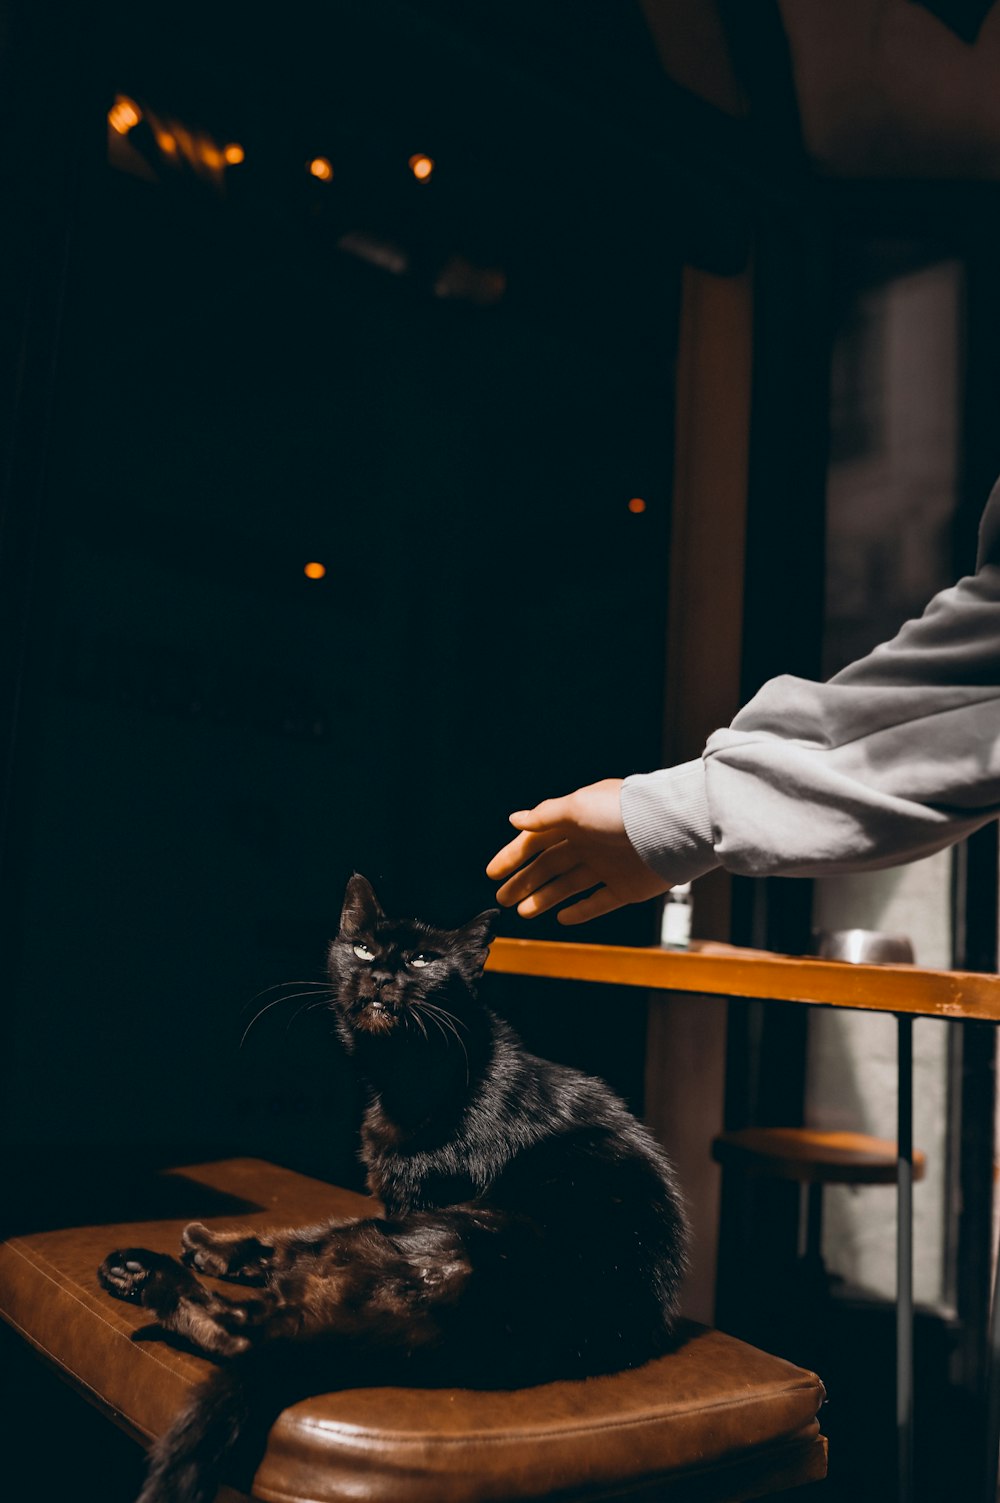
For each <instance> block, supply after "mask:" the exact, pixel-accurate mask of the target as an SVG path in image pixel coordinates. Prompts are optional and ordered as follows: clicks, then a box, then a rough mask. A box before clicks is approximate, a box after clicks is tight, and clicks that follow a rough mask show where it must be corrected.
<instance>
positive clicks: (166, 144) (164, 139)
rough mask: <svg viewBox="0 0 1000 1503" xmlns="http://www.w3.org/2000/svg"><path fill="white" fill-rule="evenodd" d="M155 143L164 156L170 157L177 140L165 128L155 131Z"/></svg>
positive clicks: (174, 149)
mask: <svg viewBox="0 0 1000 1503" xmlns="http://www.w3.org/2000/svg"><path fill="white" fill-rule="evenodd" d="M156 144H157V146H158V147H159V148H160V150H161V151H162V152H163V154H164V156H168V157H172V156H173V154H174V152H175V151H176V150H177V142H176V141H175V140H174V138H173V136H172V135H171V134H170V132H169V131H167V130H158V131H157V132H156Z"/></svg>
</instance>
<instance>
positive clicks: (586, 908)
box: [557, 884, 629, 924]
mask: <svg viewBox="0 0 1000 1503" xmlns="http://www.w3.org/2000/svg"><path fill="white" fill-rule="evenodd" d="M588 885H592V884H588ZM628 901H629V899H628V898H618V897H616V896H615V894H614V893H613V892H612V891H611V889H610V887H599V888H598V889H597V891H596V892H592V893H591V894H590V896H589V897H586V898H583V899H581V901H580V902H579V903H571V904H570V906H569V907H568V908H564V909H563V910H562V912H561V913H559V914H557V918H558V920H559V923H560V924H585V923H586V922H587V920H588V919H594V918H600V917H601V915H602V914H604V913H613V912H614V910H615V909H616V908H624V907H625V905H626V903H627V902H628Z"/></svg>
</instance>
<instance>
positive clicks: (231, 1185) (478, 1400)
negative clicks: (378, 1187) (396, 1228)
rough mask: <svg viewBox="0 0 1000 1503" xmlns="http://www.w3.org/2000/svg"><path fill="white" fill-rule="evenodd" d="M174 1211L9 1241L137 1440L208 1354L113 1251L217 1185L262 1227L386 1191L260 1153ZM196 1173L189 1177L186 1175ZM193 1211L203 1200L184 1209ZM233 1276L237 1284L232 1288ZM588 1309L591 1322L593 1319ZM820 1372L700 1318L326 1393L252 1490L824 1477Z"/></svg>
mask: <svg viewBox="0 0 1000 1503" xmlns="http://www.w3.org/2000/svg"><path fill="white" fill-rule="evenodd" d="M170 1176H171V1186H172V1191H173V1193H172V1195H171V1196H170V1200H171V1202H172V1205H171V1209H172V1210H173V1211H176V1209H177V1200H178V1181H180V1183H181V1187H182V1191H181V1200H182V1201H183V1200H184V1196H185V1195H186V1194H188V1193H189V1194H190V1202H191V1204H190V1208H189V1214H187V1215H183V1216H179V1217H178V1216H173V1217H172V1218H171V1219H169V1220H163V1221H143V1222H140V1223H134V1222H133V1223H128V1224H122V1225H114V1226H112V1225H101V1226H91V1227H82V1228H81V1227H77V1228H72V1229H69V1230H65V1231H50V1232H42V1233H38V1234H34V1235H31V1236H21V1237H15V1238H12V1239H11V1240H10V1241H8V1242H6V1243H4V1244H3V1245H2V1246H0V1315H2V1316H3V1318H4V1319H5V1320H6V1321H8V1322H9V1323H10V1324H11V1325H12V1326H13V1327H14V1328H15V1329H16V1330H18V1331H19V1332H20V1333H21V1334H22V1335H23V1336H24V1338H25V1339H26V1340H27V1341H28V1342H30V1343H31V1345H32V1346H33V1347H34V1348H35V1349H36V1350H37V1351H38V1352H39V1353H41V1354H42V1356H44V1357H45V1358H46V1359H47V1360H48V1361H49V1362H50V1363H52V1364H53V1365H54V1366H55V1368H56V1369H57V1371H58V1372H59V1373H60V1375H61V1376H63V1377H64V1378H65V1379H67V1380H68V1381H69V1382H70V1383H72V1384H75V1385H76V1386H77V1387H78V1388H79V1389H81V1390H82V1391H83V1392H84V1393H85V1394H86V1395H87V1397H88V1398H90V1399H91V1401H92V1402H94V1403H95V1404H97V1406H98V1407H99V1408H100V1409H102V1410H103V1411H104V1412H105V1413H106V1414H107V1415H108V1416H109V1417H110V1418H112V1419H113V1420H114V1421H115V1422H116V1423H117V1424H119V1425H120V1426H121V1427H122V1428H123V1429H125V1430H126V1431H127V1432H128V1433H130V1434H131V1435H132V1436H134V1437H135V1438H137V1439H139V1440H141V1441H143V1442H146V1443H148V1442H149V1441H150V1440H151V1439H152V1438H155V1437H156V1436H158V1435H159V1434H161V1433H162V1432H163V1431H164V1430H165V1429H166V1428H167V1426H168V1425H169V1424H170V1422H171V1420H172V1419H173V1418H174V1416H175V1415H176V1414H177V1412H178V1410H179V1408H180V1407H181V1405H182V1404H183V1403H184V1401H185V1399H186V1397H187V1395H188V1392H189V1390H190V1388H191V1387H192V1385H194V1384H196V1383H197V1382H198V1381H199V1379H201V1378H202V1377H203V1376H204V1374H205V1373H206V1372H207V1371H208V1369H209V1363H208V1362H207V1360H206V1359H204V1358H202V1357H200V1356H196V1355H195V1354H194V1353H193V1352H190V1351H187V1350H182V1349H180V1348H179V1347H174V1346H169V1345H167V1344H166V1343H165V1342H163V1341H158V1340H148V1339H141V1340H137V1339H136V1336H137V1332H139V1330H140V1329H141V1328H142V1327H144V1326H148V1314H147V1312H144V1311H143V1310H141V1309H137V1308H135V1307H134V1306H131V1305H127V1304H122V1303H119V1302H117V1301H115V1300H112V1299H110V1298H109V1297H108V1296H107V1295H106V1294H105V1293H104V1292H103V1291H102V1290H101V1288H100V1287H99V1285H98V1283H97V1277H96V1269H97V1266H98V1263H99V1262H100V1261H101V1259H102V1258H103V1257H104V1255H105V1254H106V1253H107V1251H108V1250H109V1249H110V1248H113V1247H121V1246H129V1245H142V1246H148V1247H151V1248H153V1249H156V1250H162V1251H164V1252H174V1251H175V1250H176V1248H177V1246H178V1239H179V1235H180V1230H181V1227H182V1226H183V1225H184V1224H185V1222H186V1221H188V1220H190V1219H191V1218H192V1216H201V1215H202V1212H203V1204H202V1203H200V1201H199V1192H201V1198H202V1200H203V1195H204V1191H205V1189H206V1188H207V1189H209V1190H211V1191H213V1192H218V1193H220V1194H221V1195H223V1196H225V1197H228V1198H229V1200H230V1202H231V1203H230V1205H229V1206H228V1207H227V1214H226V1215H218V1216H216V1217H215V1218H203V1219H215V1220H216V1221H217V1223H218V1224H219V1225H222V1226H224V1225H226V1224H231V1223H233V1222H239V1223H240V1224H245V1225H249V1226H256V1227H258V1228H261V1229H263V1228H264V1227H267V1226H275V1225H280V1224H292V1223H296V1224H305V1223H308V1222H310V1221H316V1220H318V1219H320V1218H323V1217H326V1216H358V1215H370V1214H371V1213H372V1210H373V1202H371V1201H370V1200H368V1199H367V1197H365V1196H361V1195H356V1194H354V1193H352V1192H350V1191H346V1190H341V1189H338V1188H336V1187H334V1186H331V1185H328V1184H324V1183H322V1182H321V1181H319V1180H314V1179H307V1178H305V1177H304V1176H302V1175H299V1174H294V1173H292V1172H291V1171H290V1170H287V1169H281V1168H278V1167H276V1166H274V1165H272V1164H266V1163H263V1162H261V1161H259V1160H254V1159H235V1160H229V1161H226V1162H224V1163H217V1164H207V1165H197V1166H194V1167H190V1168H185V1169H178V1170H173V1171H171V1172H170ZM184 1187H186V1188H184ZM184 1209H188V1207H187V1206H186V1205H185V1206H184ZM219 1287H224V1286H219ZM581 1318H585V1313H584V1314H582V1317H581ZM823 1399H824V1391H823V1386H822V1384H821V1383H820V1381H819V1379H818V1378H817V1377H816V1376H815V1375H814V1374H812V1373H810V1372H807V1371H805V1370H804V1369H802V1368H799V1367H796V1366H794V1365H793V1364H792V1363H790V1362H786V1361H783V1360H782V1359H780V1358H775V1357H770V1356H768V1355H766V1354H765V1353H764V1352H761V1351H758V1350H757V1349H756V1348H754V1347H752V1346H748V1345H746V1344H745V1343H744V1342H741V1341H737V1340H735V1339H733V1338H732V1337H729V1336H725V1335H723V1334H722V1333H721V1332H718V1331H713V1330H708V1329H706V1328H704V1327H701V1326H695V1325H691V1324H689V1325H686V1326H685V1327H684V1328H683V1330H682V1332H681V1333H680V1340H679V1343H678V1346H677V1349H676V1350H674V1351H672V1352H670V1353H669V1354H668V1355H667V1356H664V1357H661V1358H658V1359H657V1360H656V1361H654V1362H650V1363H647V1364H646V1365H645V1366H643V1367H640V1368H636V1369H634V1370H632V1371H629V1372H623V1373H618V1374H614V1375H612V1376H607V1377H600V1378H589V1379H586V1380H585V1381H582V1382H559V1383H549V1384H545V1385H542V1386H540V1387H537V1388H529V1389H522V1390H517V1391H511V1392H502V1393H487V1392H472V1391H467V1390H457V1389H401V1388H368V1389H345V1390H343V1391H340V1392H336V1393H328V1394H320V1395H318V1396H316V1397H315V1398H310V1399H307V1400H305V1401H303V1402H301V1403H298V1404H295V1405H293V1406H291V1407H290V1408H289V1409H287V1410H286V1411H285V1413H284V1414H282V1415H281V1416H280V1418H279V1419H278V1420H277V1421H276V1423H275V1424H274V1426H273V1427H272V1429H271V1432H270V1436H269V1438H268V1443H267V1449H266V1452H265V1454H264V1456H263V1459H262V1461H261V1463H260V1466H259V1468H258V1470H257V1474H256V1478H255V1481H254V1485H253V1496H254V1497H256V1498H262V1499H268V1500H273V1503H291V1500H294V1503H348V1500H350V1503H364V1500H371V1503H480V1500H492V1503H519V1500H527V1499H536V1500H538V1499H545V1498H550V1497H555V1496H558V1497H559V1499H561V1500H573V1499H581V1500H582V1499H594V1500H596V1499H602V1500H604V1499H612V1498H618V1497H624V1496H625V1495H627V1496H628V1497H629V1498H630V1499H635V1500H639V1499H647V1498H648V1499H652V1498H654V1497H655V1498H656V1499H660V1500H671V1503H736V1500H741V1499H749V1498H759V1497H765V1496H768V1495H770V1494H771V1493H773V1492H777V1491H780V1490H782V1489H784V1488H787V1487H796V1486H800V1485H801V1484H803V1483H806V1482H810V1481H813V1480H816V1479H818V1478H820V1477H822V1476H823V1475H824V1474H825V1471H826V1443H825V1441H824V1439H823V1437H822V1436H821V1435H820V1433H819V1425H818V1422H817V1418H816V1415H817V1411H818V1410H819V1407H820V1405H821V1403H822V1402H823Z"/></svg>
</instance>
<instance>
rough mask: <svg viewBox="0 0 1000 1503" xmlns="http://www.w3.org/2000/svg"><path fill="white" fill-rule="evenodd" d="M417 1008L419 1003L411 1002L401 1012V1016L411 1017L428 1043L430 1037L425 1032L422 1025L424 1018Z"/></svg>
mask: <svg viewBox="0 0 1000 1503" xmlns="http://www.w3.org/2000/svg"><path fill="white" fill-rule="evenodd" d="M419 1008H420V1004H419V1003H416V1004H413V1003H411V1004H410V1006H409V1007H408V1008H407V1009H406V1010H405V1012H404V1013H403V1016H404V1017H405V1018H407V1019H409V1018H412V1019H413V1021H414V1023H416V1025H417V1027H418V1028H419V1029H420V1032H421V1033H422V1034H423V1036H424V1039H425V1040H426V1041H427V1043H428V1044H429V1043H430V1037H429V1035H428V1033H427V1029H426V1028H425V1027H424V1020H423V1018H422V1017H421V1016H420V1011H419Z"/></svg>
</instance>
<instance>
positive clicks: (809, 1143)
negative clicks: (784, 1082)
mask: <svg viewBox="0 0 1000 1503" xmlns="http://www.w3.org/2000/svg"><path fill="white" fill-rule="evenodd" d="M712 1153H713V1156H714V1157H715V1158H716V1159H717V1160H718V1162H719V1163H720V1164H724V1165H725V1166H726V1167H728V1168H733V1169H739V1170H741V1171H742V1172H743V1173H744V1174H762V1175H768V1176H770V1177H771V1178H772V1179H794V1180H797V1181H798V1182H799V1184H804V1185H816V1184H819V1185H894V1184H895V1183H896V1163H897V1159H896V1145H895V1143H890V1142H887V1141H886V1140H885V1139H884V1138H872V1137H869V1136H868V1134H867V1133H861V1132H822V1131H820V1130H819V1129H818V1128H814V1127H744V1128H741V1129H740V1130H739V1131H737V1132H724V1133H720V1135H719V1136H718V1137H717V1138H716V1139H715V1142H714V1143H713V1144H712ZM926 1169H927V1159H926V1156H925V1155H924V1154H922V1153H919V1152H915V1153H914V1155H913V1178H914V1179H923V1177H924V1174H925V1172H926Z"/></svg>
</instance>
